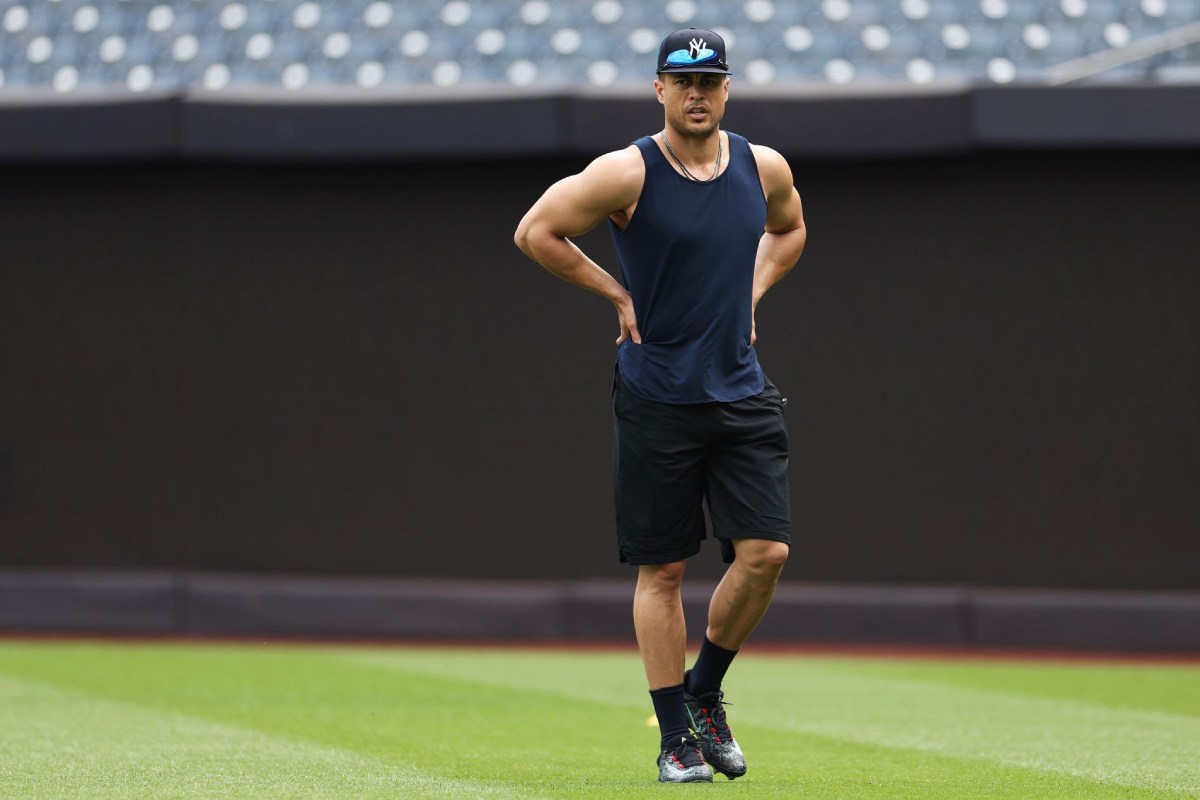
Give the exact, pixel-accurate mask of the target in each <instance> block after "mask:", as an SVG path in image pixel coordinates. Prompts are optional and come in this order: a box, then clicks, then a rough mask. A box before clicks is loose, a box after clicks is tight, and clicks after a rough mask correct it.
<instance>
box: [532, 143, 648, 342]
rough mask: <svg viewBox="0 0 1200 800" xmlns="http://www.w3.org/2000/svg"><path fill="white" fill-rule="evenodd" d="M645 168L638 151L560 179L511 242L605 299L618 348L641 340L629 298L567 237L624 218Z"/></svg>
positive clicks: (621, 153) (618, 154) (638, 190)
mask: <svg viewBox="0 0 1200 800" xmlns="http://www.w3.org/2000/svg"><path fill="white" fill-rule="evenodd" d="M644 178H645V166H644V165H643V162H642V158H641V154H640V153H639V152H638V150H637V148H630V149H626V150H620V151H617V152H615V153H608V154H606V155H603V156H600V157H599V158H597V159H596V160H595V161H593V162H592V163H591V164H589V165H588V166H587V168H586V169H584V170H583V172H581V173H579V174H578V175H572V176H570V177H569V178H563V179H562V180H561V181H559V182H558V183H556V184H554V185H553V186H551V187H550V188H549V189H547V190H546V193H545V194H543V195H542V197H541V198H540V199H539V200H538V201H537V202H536V203H534V204H533V207H532V208H530V209H529V211H528V212H526V214H525V216H524V218H522V219H521V223H520V224H519V225H518V226H517V232H516V235H515V236H514V237H513V238H514V239H515V241H516V243H517V247H519V248H521V250H522V251H523V252H524V253H525V255H527V256H529V257H530V258H532V259H533V260H534V261H536V262H537V263H539V264H541V265H542V266H543V267H545V268H546V269H547V270H549V271H550V272H552V273H554V274H555V275H557V276H558V277H560V278H562V279H563V280H565V281H567V282H568V283H572V284H574V285H575V286H578V287H580V288H582V289H587V290H588V291H591V292H595V293H596V294H598V295H601V296H603V297H606V298H608V300H609V301H610V302H611V303H612V304H613V305H614V306H616V307H617V315H618V318H619V320H620V325H621V335H620V336H619V337H618V338H617V343H618V344H620V343H621V342H624V341H625V340H626V339H632V340H633V341H634V342H635V343H638V344H640V343H641V341H642V337H641V335H640V334H639V333H638V329H637V319H636V317H635V315H634V311H633V298H632V297H630V295H629V292H628V291H626V289H625V287H624V286H622V285H621V283H620V282H619V281H618V280H617V279H616V278H614V277H613V276H612V275H610V274H609V273H608V272H607V271H606V270H605V269H604V268H603V267H601V266H600V265H599V264H597V263H596V262H595V261H592V260H591V259H590V258H588V256H587V255H586V254H585V253H584V252H583V251H582V250H580V249H579V248H578V247H576V246H575V244H574V243H573V242H571V240H570V239H569V238H568V237H571V236H579V235H581V234H584V233H587V232H588V231H590V230H591V229H592V228H595V227H596V226H597V225H599V224H600V223H601V222H603V221H604V219H605V218H606V217H609V216H612V215H614V214H615V215H623V214H626V213H627V212H628V210H629V209H630V208H631V207H632V206H633V205H634V204H635V203H636V202H637V199H638V196H639V195H640V194H641V190H642V183H643V181H644Z"/></svg>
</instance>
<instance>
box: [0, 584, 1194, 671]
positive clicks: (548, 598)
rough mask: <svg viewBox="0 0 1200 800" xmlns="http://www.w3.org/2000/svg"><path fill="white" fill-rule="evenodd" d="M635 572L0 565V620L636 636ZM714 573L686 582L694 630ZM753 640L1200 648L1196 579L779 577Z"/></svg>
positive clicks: (232, 629) (71, 625)
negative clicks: (370, 573)
mask: <svg viewBox="0 0 1200 800" xmlns="http://www.w3.org/2000/svg"><path fill="white" fill-rule="evenodd" d="M632 588H633V587H632V583H631V581H629V580H625V581H596V580H590V581H464V580H461V579H448V580H429V579H395V578H329V577H314V576H304V577H285V576H278V575H275V576H262V575H244V574H242V575H238V574H215V575H214V574H197V573H177V572H175V573H171V572H155V571H140V572H130V571H120V570H116V571H54V570H20V571H16V570H0V636H3V635H21V634H23V633H30V632H36V633H49V634H60V635H75V634H80V633H85V634H105V635H135V636H172V637H187V636H219V637H244V636H255V637H258V636H268V637H299V638H324V639H346V638H370V639H382V640H391V641H404V642H411V641H428V642H461V641H472V642H496V641H505V642H511V641H520V642H547V643H553V644H571V643H596V642H609V643H613V644H617V643H624V644H625V645H626V646H629V647H633V646H634V636H633V622H632V614H631V613H630V605H631V603H630V600H631V595H632ZM713 588H714V584H713V583H712V582H709V581H692V582H689V583H688V584H687V585H686V586H685V588H684V592H683V604H684V610H685V613H686V615H687V618H688V619H689V620H691V622H692V624H691V627H690V630H689V634H690V639H691V641H692V643H693V644H698V643H699V639H700V637H701V635H702V633H703V630H704V628H703V625H702V624H701V623H700V622H699V621H700V620H703V619H704V617H705V613H706V611H707V609H708V601H709V597H710V596H711V594H712V590H713ZM754 644H755V645H767V646H770V645H779V644H785V645H798V644H815V645H863V644H871V645H904V646H922V647H938V648H990V649H996V648H1001V649H1009V648H1030V649H1045V648H1053V649H1057V650H1064V649H1065V650H1080V651H1097V650H1102V651H1110V652H1111V651H1120V652H1129V653H1147V652H1161V653H1164V654H1165V653H1188V654H1193V655H1194V654H1196V653H1200V593H1196V592H1191V593H1185V592H1095V591H1089V592H1084V591H1062V590H1055V591H1046V590H1041V591H1035V590H1020V589H980V588H977V587H965V586H932V587H930V586H925V587H898V586H861V585H830V584H795V583H790V584H787V585H784V586H781V587H780V589H779V591H778V592H777V593H776V596H775V601H774V603H773V604H772V606H771V609H770V610H769V611H768V612H767V615H766V617H765V618H764V619H763V621H762V623H761V624H760V625H759V627H758V629H757V630H756V631H755V634H754Z"/></svg>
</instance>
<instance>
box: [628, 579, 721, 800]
mask: <svg viewBox="0 0 1200 800" xmlns="http://www.w3.org/2000/svg"><path fill="white" fill-rule="evenodd" d="M685 563H686V562H684V561H676V562H673V563H670V564H643V565H641V566H639V567H638V582H637V588H636V589H635V590H634V593H633V627H634V631H635V632H636V633H637V642H638V650H639V651H640V652H641V654H642V665H643V666H644V667H645V669H646V680H647V682H648V683H649V684H650V699H651V701H652V702H653V703H654V713H655V715H656V716H657V717H658V729H659V735H660V738H661V745H662V753H661V754H660V755H659V757H658V779H659V780H660V781H666V782H672V783H676V782H678V783H687V782H691V781H711V780H712V771H711V770H710V769H709V768H708V767H707V766H706V765H705V764H704V762H703V761H702V760H701V758H700V750H699V747H698V745H697V743H696V740H695V739H693V738H692V737H691V731H690V730H689V728H688V715H687V707H686V706H685V705H684V692H683V662H684V658H685V649H686V647H687V630H686V626H685V623H684V619H683V599H682V596H681V594H680V585H681V583H682V581H683V569H684V565H685Z"/></svg>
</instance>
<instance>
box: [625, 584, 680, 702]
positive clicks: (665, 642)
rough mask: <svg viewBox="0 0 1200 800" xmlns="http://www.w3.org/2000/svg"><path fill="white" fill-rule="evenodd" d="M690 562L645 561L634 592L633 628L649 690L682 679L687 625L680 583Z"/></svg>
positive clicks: (662, 687) (675, 682)
mask: <svg viewBox="0 0 1200 800" xmlns="http://www.w3.org/2000/svg"><path fill="white" fill-rule="evenodd" d="M686 563H687V562H684V561H676V562H675V563H673V564H643V565H641V566H639V567H638V581H637V588H636V589H635V590H634V593H633V628H634V631H635V632H636V633H637V642H638V650H639V652H641V654H642V665H643V666H644V667H645V668H646V680H647V681H648V682H649V683H650V690H651V691H654V690H655V689H664V688H667V687H670V686H675V685H676V684H679V683H682V682H683V666H684V658H685V650H686V648H687V628H686V626H685V623H684V619H683V599H682V596H681V594H680V586H681V584H682V582H683V570H684V566H685V565H686Z"/></svg>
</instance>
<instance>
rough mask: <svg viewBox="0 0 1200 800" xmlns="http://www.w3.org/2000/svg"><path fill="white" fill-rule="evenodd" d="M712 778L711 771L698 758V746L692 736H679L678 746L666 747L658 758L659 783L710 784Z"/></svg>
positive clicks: (700, 758) (699, 757)
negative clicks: (702, 782)
mask: <svg viewBox="0 0 1200 800" xmlns="http://www.w3.org/2000/svg"><path fill="white" fill-rule="evenodd" d="M712 778H713V775H712V770H711V769H709V768H708V765H707V764H705V763H704V759H703V758H702V757H701V756H700V746H699V744H698V743H697V742H696V738H695V737H694V736H680V737H679V744H677V745H675V746H674V747H668V748H667V749H665V750H663V751H662V753H661V754H660V755H659V756H658V781H659V783H692V782H693V781H708V782H710V783H711V782H712Z"/></svg>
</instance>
